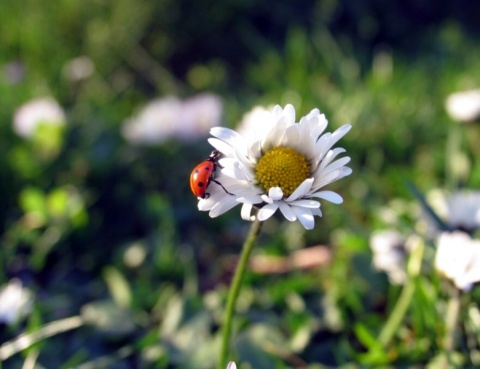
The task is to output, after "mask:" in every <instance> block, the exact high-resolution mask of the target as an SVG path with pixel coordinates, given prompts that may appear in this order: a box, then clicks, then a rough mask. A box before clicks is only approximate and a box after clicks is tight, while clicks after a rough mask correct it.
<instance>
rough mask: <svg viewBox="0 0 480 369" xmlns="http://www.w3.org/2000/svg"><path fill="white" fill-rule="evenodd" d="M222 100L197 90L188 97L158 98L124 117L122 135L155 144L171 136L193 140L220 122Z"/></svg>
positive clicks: (133, 140) (135, 142) (141, 142)
mask: <svg viewBox="0 0 480 369" xmlns="http://www.w3.org/2000/svg"><path fill="white" fill-rule="evenodd" d="M222 109H223V104H222V100H221V99H220V98H219V97H218V96H216V95H213V94H207V93H204V94H200V95H196V96H194V97H191V98H189V99H187V100H183V101H182V100H180V99H179V98H177V97H174V96H170V97H164V98H158V99H155V100H153V101H151V102H150V103H148V104H147V105H146V106H145V107H143V108H142V109H141V110H140V112H139V113H138V114H137V115H136V116H134V117H132V118H129V119H127V120H126V121H125V122H124V124H123V127H122V134H123V136H124V137H125V139H126V140H127V141H129V142H131V143H133V144H138V145H156V144H159V143H163V142H164V141H166V140H168V139H171V138H178V139H180V140H181V141H186V142H189V141H193V140H196V139H198V138H199V137H202V136H204V135H206V134H207V132H208V130H209V129H210V128H211V127H213V126H216V125H218V124H220V120H221V117H222Z"/></svg>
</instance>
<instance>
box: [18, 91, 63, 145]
mask: <svg viewBox="0 0 480 369" xmlns="http://www.w3.org/2000/svg"><path fill="white" fill-rule="evenodd" d="M65 122H66V118H65V112H64V111H63V109H62V107H61V106H60V105H59V104H58V102H57V101H56V100H54V99H52V98H50V97H44V98H38V99H34V100H30V101H29V102H27V103H25V104H23V105H22V106H20V107H19V108H18V109H17V110H16V112H15V116H14V117H13V130H14V131H15V132H16V133H17V134H18V135H19V136H21V137H24V138H31V137H32V136H33V135H34V134H35V131H36V130H37V128H38V126H40V125H41V124H45V125H58V126H62V125H65Z"/></svg>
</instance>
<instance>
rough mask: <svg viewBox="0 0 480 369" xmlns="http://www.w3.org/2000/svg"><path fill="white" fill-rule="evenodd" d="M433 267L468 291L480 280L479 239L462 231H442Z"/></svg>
mask: <svg viewBox="0 0 480 369" xmlns="http://www.w3.org/2000/svg"><path fill="white" fill-rule="evenodd" d="M435 267H436V269H437V270H438V271H439V272H440V273H441V274H443V275H444V276H445V277H447V278H448V279H450V280H452V282H453V283H454V284H455V286H457V288H458V289H461V290H463V291H469V290H470V289H471V288H472V286H473V284H474V283H476V282H479V281H480V241H479V240H474V239H472V238H471V237H470V236H469V235H468V234H466V233H463V232H453V233H448V232H444V233H442V234H441V235H440V237H439V238H438V241H437V254H436V257H435Z"/></svg>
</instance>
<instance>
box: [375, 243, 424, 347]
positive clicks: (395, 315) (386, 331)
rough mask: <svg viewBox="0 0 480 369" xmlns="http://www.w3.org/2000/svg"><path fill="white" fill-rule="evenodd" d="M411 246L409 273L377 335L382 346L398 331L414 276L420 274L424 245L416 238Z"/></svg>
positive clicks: (414, 285)
mask: <svg viewBox="0 0 480 369" xmlns="http://www.w3.org/2000/svg"><path fill="white" fill-rule="evenodd" d="M413 246H414V247H413V251H412V254H411V256H410V259H409V260H408V267H407V269H408V275H409V279H408V282H407V284H406V285H405V286H404V287H403V290H402V293H401V294H400V297H399V298H398V300H397V303H396V304H395V307H394V308H393V310H392V312H391V313H390V316H389V317H388V320H387V322H386V323H385V325H384V326H383V329H382V331H381V332H380V335H379V336H378V341H379V343H380V344H381V345H382V346H383V347H386V346H387V345H388V344H389V343H390V341H391V340H392V338H393V337H394V336H395V334H396V333H397V332H398V327H399V326H400V324H401V323H402V320H403V317H404V316H405V314H406V313H407V310H408V307H409V306H410V303H411V301H412V298H413V295H414V293H415V288H416V284H417V278H416V277H417V276H418V275H419V274H420V270H421V267H422V258H423V252H424V249H425V245H424V244H423V241H421V240H419V239H418V240H417V241H416V244H415V245H413Z"/></svg>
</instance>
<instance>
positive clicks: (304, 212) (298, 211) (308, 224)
mask: <svg viewBox="0 0 480 369" xmlns="http://www.w3.org/2000/svg"><path fill="white" fill-rule="evenodd" d="M292 210H293V212H294V213H295V215H296V216H297V219H298V220H299V221H300V223H302V225H303V226H304V227H305V229H313V227H314V226H315V220H314V218H313V214H312V211H311V210H310V209H307V208H302V207H296V206H292Z"/></svg>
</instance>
